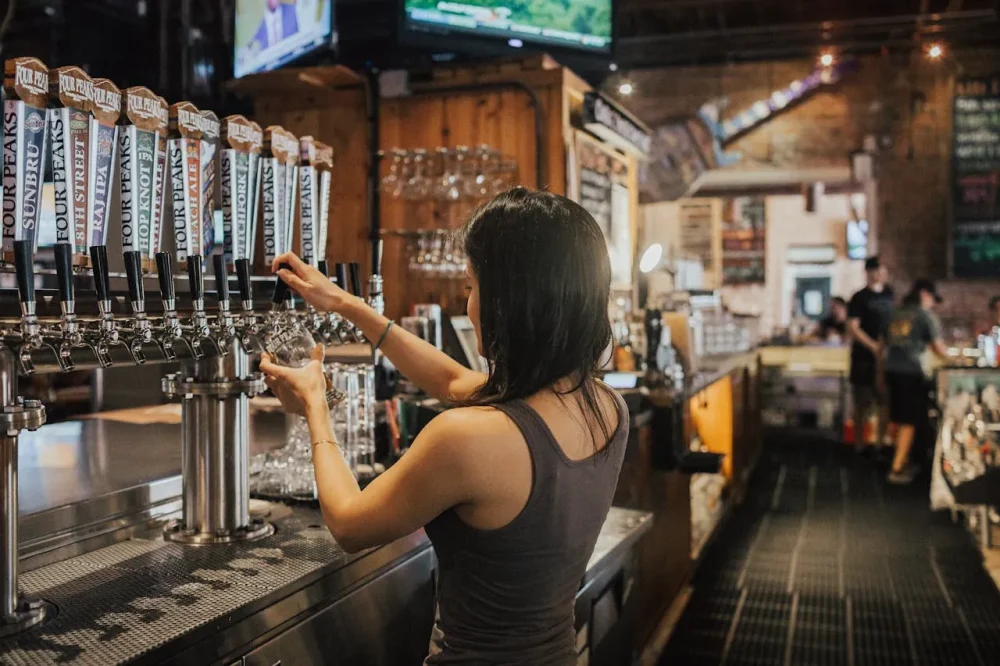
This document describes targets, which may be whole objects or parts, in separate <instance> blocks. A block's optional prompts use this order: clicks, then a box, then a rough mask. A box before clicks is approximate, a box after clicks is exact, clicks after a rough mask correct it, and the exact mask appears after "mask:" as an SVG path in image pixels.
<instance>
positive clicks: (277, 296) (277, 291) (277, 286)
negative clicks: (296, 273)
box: [271, 264, 292, 305]
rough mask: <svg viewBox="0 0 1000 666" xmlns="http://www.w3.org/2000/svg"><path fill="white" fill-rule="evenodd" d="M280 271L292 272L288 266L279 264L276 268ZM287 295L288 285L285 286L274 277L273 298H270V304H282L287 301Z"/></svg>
mask: <svg viewBox="0 0 1000 666" xmlns="http://www.w3.org/2000/svg"><path fill="white" fill-rule="evenodd" d="M282 269H284V270H288V271H290V270H292V267H291V266H289V265H288V264H281V265H280V266H278V270H282ZM288 295H289V290H288V285H287V284H285V281H284V280H282V279H281V278H280V277H275V278H274V296H273V297H271V302H272V303H274V304H275V305H279V304H281V303H284V302H285V301H286V300H287V299H288Z"/></svg>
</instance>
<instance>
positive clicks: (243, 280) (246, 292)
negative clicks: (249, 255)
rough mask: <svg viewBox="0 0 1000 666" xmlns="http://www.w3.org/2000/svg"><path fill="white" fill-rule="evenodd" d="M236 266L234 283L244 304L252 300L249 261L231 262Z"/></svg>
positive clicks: (238, 260)
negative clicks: (237, 285)
mask: <svg viewBox="0 0 1000 666" xmlns="http://www.w3.org/2000/svg"><path fill="white" fill-rule="evenodd" d="M233 263H234V264H235V265H236V282H237V283H238V284H239V288H240V300H241V301H243V302H244V303H247V302H249V301H252V300H253V286H252V285H251V284H250V260H249V259H237V260H236V261H235V262H233Z"/></svg>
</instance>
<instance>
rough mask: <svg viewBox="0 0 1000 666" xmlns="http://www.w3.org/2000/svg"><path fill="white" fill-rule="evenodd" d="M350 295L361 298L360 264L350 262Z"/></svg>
mask: <svg viewBox="0 0 1000 666" xmlns="http://www.w3.org/2000/svg"><path fill="white" fill-rule="evenodd" d="M350 266H351V294H353V295H354V296H361V264H359V263H358V262H356V261H352V262H351V264H350Z"/></svg>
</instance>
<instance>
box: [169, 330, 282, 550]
mask: <svg viewBox="0 0 1000 666" xmlns="http://www.w3.org/2000/svg"><path fill="white" fill-rule="evenodd" d="M185 374H187V376H186V377H184V378H181V376H180V375H171V376H169V377H166V378H165V379H164V380H163V390H164V392H165V393H166V394H167V395H168V396H174V395H178V396H181V397H182V400H183V402H182V408H181V419H182V423H183V426H182V432H183V436H182V439H183V441H182V460H181V469H182V474H183V478H184V481H183V484H184V510H183V518H182V520H181V521H175V522H173V523H171V524H170V525H168V526H167V527H166V529H165V530H164V536H165V538H167V539H169V540H172V541H180V542H184V543H192V544H206V543H227V542H231V541H241V540H247V539H256V538H260V537H264V536H267V535H269V534H272V533H273V531H274V529H273V527H272V526H271V525H269V524H268V523H264V522H261V521H256V520H252V519H251V518H250V492H249V455H250V409H249V398H250V397H252V396H254V395H256V394H258V393H260V392H262V391H263V390H264V381H263V378H261V377H260V376H259V375H257V376H255V375H253V374H251V372H250V358H249V356H248V355H247V353H246V352H245V351H244V350H243V348H242V346H241V345H240V344H239V343H238V342H237V341H236V340H235V339H234V340H233V341H232V343H231V346H230V349H229V353H228V354H226V355H225V356H218V357H211V358H204V359H200V360H198V361H195V362H193V363H192V365H191V366H190V369H189V371H188V372H187V373H185Z"/></svg>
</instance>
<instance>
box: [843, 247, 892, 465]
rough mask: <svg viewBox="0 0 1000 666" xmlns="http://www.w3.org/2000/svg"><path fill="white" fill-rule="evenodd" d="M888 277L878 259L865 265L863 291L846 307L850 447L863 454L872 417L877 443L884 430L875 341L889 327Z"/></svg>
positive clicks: (890, 304) (884, 415)
mask: <svg viewBox="0 0 1000 666" xmlns="http://www.w3.org/2000/svg"><path fill="white" fill-rule="evenodd" d="M887 277H888V274H887V271H886V270H885V268H884V267H883V266H882V264H881V262H880V261H879V258H878V257H869V258H868V260H867V261H865V282H866V285H865V288H864V289H862V290H861V291H859V292H857V293H856V294H854V296H853V297H852V298H851V302H850V303H849V304H848V306H847V317H848V321H847V328H848V331H849V332H850V334H851V339H852V343H851V371H850V381H851V395H852V396H853V398H854V443H855V448H856V449H857V450H858V451H863V450H864V448H865V446H866V445H867V444H868V442H866V441H865V423H867V422H868V420H869V418H870V417H871V415H872V413H874V414H875V415H876V417H877V419H878V431H877V433H876V434H877V440H876V441H877V442H881V441H882V439H883V437H884V435H885V429H886V426H887V421H888V419H887V415H886V414H885V413H884V412H885V409H884V405H885V400H884V399H883V396H882V395H881V391H879V390H878V385H879V383H878V357H879V355H880V354H881V350H880V348H879V340H880V338H881V335H882V333H883V331H885V327H886V326H887V325H888V324H889V319H890V317H891V316H892V311H893V308H894V306H895V295H894V294H893V292H892V287H890V286H889V285H888V284H886V280H887Z"/></svg>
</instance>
